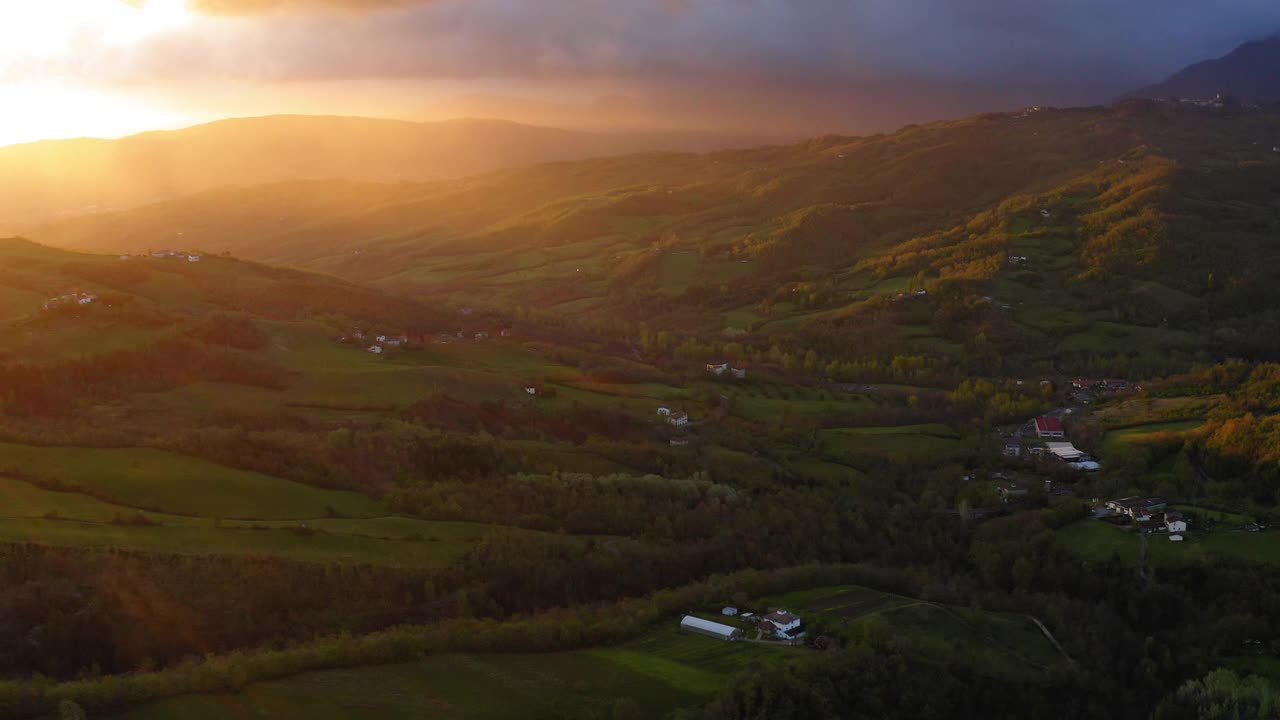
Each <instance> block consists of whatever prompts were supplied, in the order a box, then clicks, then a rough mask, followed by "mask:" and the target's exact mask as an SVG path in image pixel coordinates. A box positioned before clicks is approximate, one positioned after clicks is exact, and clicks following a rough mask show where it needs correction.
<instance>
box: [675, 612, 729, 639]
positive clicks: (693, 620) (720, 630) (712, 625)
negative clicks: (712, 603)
mask: <svg viewBox="0 0 1280 720" xmlns="http://www.w3.org/2000/svg"><path fill="white" fill-rule="evenodd" d="M680 629H681V630H687V631H688V632H695V633H698V634H699V635H707V636H710V637H713V638H717V639H719V640H737V639H738V638H740V637H742V631H741V630H739V629H738V628H736V627H732V626H729V625H722V624H720V623H718V622H711V621H710V620H703V619H702V618H698V617H694V616H692V615H685V616H684V619H683V620H681V621H680Z"/></svg>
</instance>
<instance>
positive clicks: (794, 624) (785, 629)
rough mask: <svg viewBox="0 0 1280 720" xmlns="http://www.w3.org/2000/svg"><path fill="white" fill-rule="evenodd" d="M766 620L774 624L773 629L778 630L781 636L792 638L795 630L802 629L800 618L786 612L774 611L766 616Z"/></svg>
mask: <svg viewBox="0 0 1280 720" xmlns="http://www.w3.org/2000/svg"><path fill="white" fill-rule="evenodd" d="M764 619H765V620H768V621H769V622H770V623H773V627H774V628H776V630H777V635H779V636H790V634H791V632H792V631H793V630H795V629H796V628H798V627H800V617H799V616H798V615H792V614H791V613H789V612H787V611H786V610H774V611H773V612H771V613H769V614H768V615H765V616H764Z"/></svg>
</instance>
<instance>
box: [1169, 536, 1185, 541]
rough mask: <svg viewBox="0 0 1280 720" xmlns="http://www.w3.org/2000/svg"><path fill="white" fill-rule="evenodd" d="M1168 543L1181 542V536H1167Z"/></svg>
mask: <svg viewBox="0 0 1280 720" xmlns="http://www.w3.org/2000/svg"><path fill="white" fill-rule="evenodd" d="M1169 541H1170V542H1182V536H1181V535H1170V536H1169Z"/></svg>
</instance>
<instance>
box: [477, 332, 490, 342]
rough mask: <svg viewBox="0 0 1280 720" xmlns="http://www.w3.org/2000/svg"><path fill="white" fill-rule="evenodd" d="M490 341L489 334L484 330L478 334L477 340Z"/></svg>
mask: <svg viewBox="0 0 1280 720" xmlns="http://www.w3.org/2000/svg"><path fill="white" fill-rule="evenodd" d="M488 339H489V333H487V332H484V331H483V330H482V331H480V332H478V333H476V340H488Z"/></svg>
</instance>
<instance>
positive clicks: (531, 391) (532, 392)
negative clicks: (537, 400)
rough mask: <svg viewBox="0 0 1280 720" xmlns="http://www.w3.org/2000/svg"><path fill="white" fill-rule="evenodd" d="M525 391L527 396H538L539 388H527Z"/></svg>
mask: <svg viewBox="0 0 1280 720" xmlns="http://www.w3.org/2000/svg"><path fill="white" fill-rule="evenodd" d="M524 391H525V393H526V394H528V395H537V394H538V388H536V387H532V386H530V387H527V388H525V389H524Z"/></svg>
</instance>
